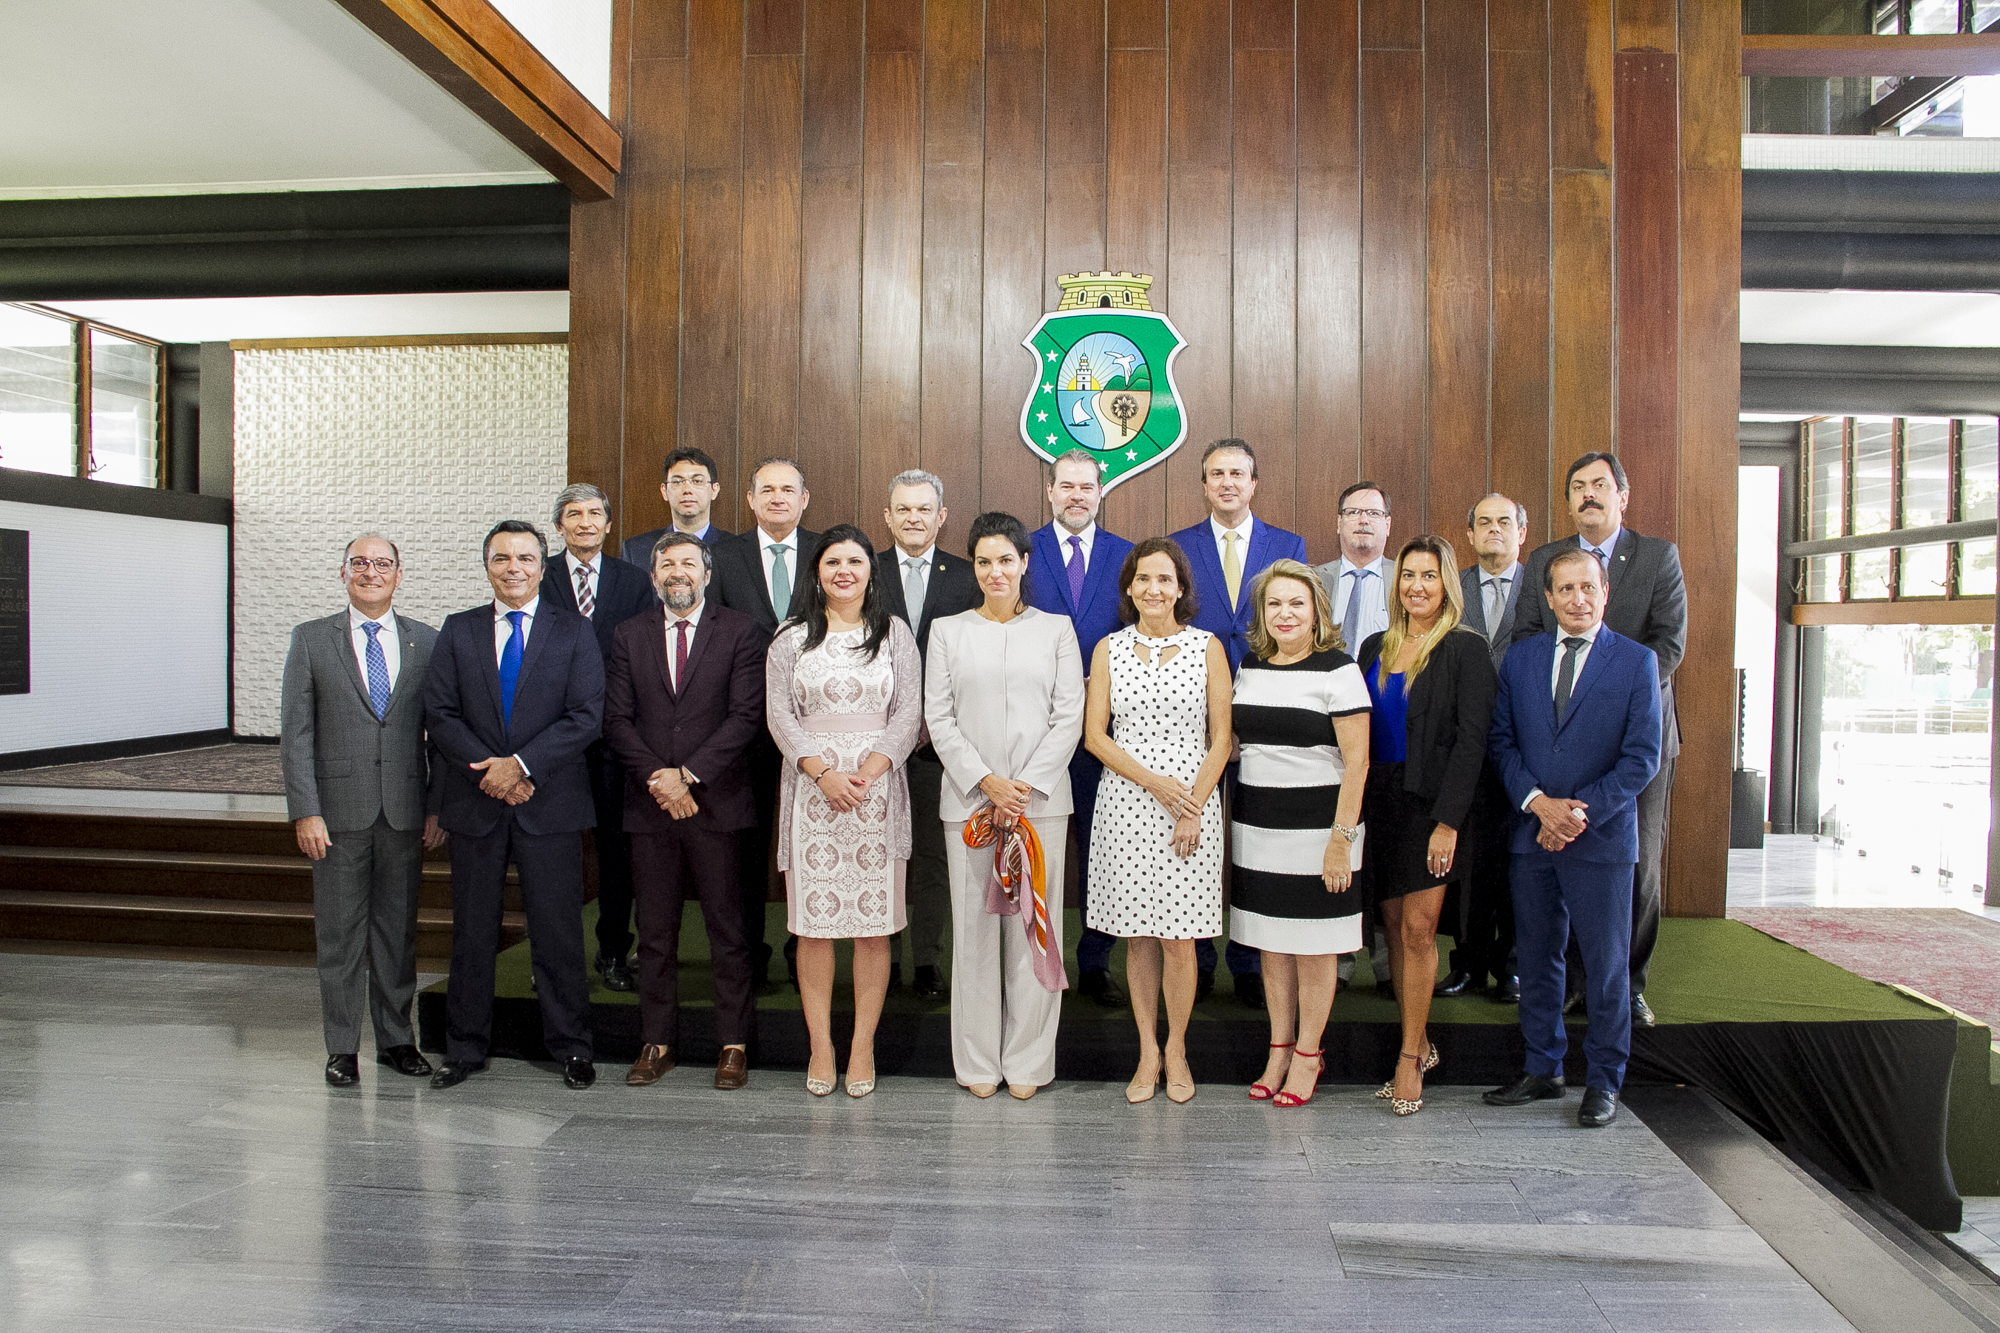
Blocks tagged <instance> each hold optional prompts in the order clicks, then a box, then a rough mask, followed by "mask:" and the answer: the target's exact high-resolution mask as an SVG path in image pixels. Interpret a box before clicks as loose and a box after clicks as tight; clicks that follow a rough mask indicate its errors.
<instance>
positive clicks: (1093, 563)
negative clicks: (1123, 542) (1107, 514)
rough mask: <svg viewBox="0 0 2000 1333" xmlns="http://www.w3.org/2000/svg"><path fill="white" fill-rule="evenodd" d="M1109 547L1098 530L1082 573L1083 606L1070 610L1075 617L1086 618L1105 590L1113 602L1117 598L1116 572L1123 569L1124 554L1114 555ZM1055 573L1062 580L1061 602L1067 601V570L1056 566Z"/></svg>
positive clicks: (1101, 532)
mask: <svg viewBox="0 0 2000 1333" xmlns="http://www.w3.org/2000/svg"><path fill="white" fill-rule="evenodd" d="M1109 546H1110V543H1108V542H1106V541H1105V540H1104V529H1103V528H1099V529H1098V530H1097V539H1096V540H1095V541H1093V542H1092V543H1091V548H1090V561H1089V563H1088V564H1087V565H1086V566H1085V567H1084V571H1083V605H1082V606H1080V607H1073V608H1072V611H1073V613H1074V614H1075V615H1076V616H1088V615H1089V614H1090V610H1091V608H1092V607H1094V606H1095V605H1097V599H1098V597H1099V596H1101V595H1102V594H1103V593H1104V590H1105V589H1107V588H1109V589H1111V598H1112V600H1113V601H1116V600H1117V598H1118V571H1119V570H1120V569H1122V568H1124V565H1125V552H1123V551H1118V552H1116V553H1115V554H1114V553H1113V552H1112V551H1111V550H1110V549H1109ZM1056 573H1057V574H1059V575H1060V576H1061V578H1062V590H1063V600H1064V601H1068V600H1069V568H1068V566H1066V565H1062V564H1058V565H1057V566H1056Z"/></svg>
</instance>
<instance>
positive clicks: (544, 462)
mask: <svg viewBox="0 0 2000 1333" xmlns="http://www.w3.org/2000/svg"><path fill="white" fill-rule="evenodd" d="M568 394H569V349H568V348H567V347H564V346H562V345H561V344H514V345H506V346H494V347H340V348H310V349H298V350H283V351H245V352H238V353H237V354H236V731H237V734H238V735H242V736H275V735H277V733H278V685H279V679H280V677H281V676H282V674H283V671H284V665H285V648H286V646H287V644H288V643H289V642H290V639H291V631H292V626H294V625H296V624H298V623H299V622H300V621H302V620H307V619H311V618H313V617H316V616H325V615H331V614H332V613H333V612H335V611H337V610H339V609H340V607H341V606H343V605H344V604H345V602H346V597H345V594H344V592H343V590H342V588H341V585H340V583H339V580H338V566H339V562H340V556H341V549H342V547H343V546H345V544H346V543H347V541H348V540H349V539H350V538H352V537H355V536H358V535H360V534H361V533H363V532H367V531H371V530H372V531H378V532H381V533H382V534H383V535H384V536H386V537H388V538H389V540H391V541H393V542H395V543H396V545H397V546H398V547H399V548H400V549H401V551H402V555H403V587H402V591H401V592H400V593H398V594H397V597H396V605H397V608H398V609H399V610H401V611H403V612H405V613H407V614H409V615H412V616H415V617H416V618H417V619H419V620H423V621H427V622H428V623H430V624H432V625H436V624H438V623H440V622H441V621H442V620H443V619H444V617H445V616H446V615H448V614H450V613H451V612H453V611H462V610H464V609H465V608H466V607H469V606H472V605H473V604H475V603H477V602H479V601H482V600H485V599H488V598H490V597H491V596H492V590H491V588H490V586H489V585H488V584H487V582H486V578H485V575H484V574H483V573H482V572H481V570H480V561H479V543H480V539H481V538H482V537H484V536H485V535H486V532H487V529H489V528H491V527H492V526H493V524H494V523H495V522H496V521H497V520H499V519H502V518H525V519H530V520H532V521H533V522H534V523H535V524H536V525H537V526H538V527H540V528H541V529H542V530H543V531H544V533H546V532H548V530H549V506H550V505H551V504H552V503H553V502H554V500H555V496H556V492H557V491H559V490H561V489H562V488H563V486H564V484H565V482H566V478H567V470H568V447H569V446H568V429H569V426H568Z"/></svg>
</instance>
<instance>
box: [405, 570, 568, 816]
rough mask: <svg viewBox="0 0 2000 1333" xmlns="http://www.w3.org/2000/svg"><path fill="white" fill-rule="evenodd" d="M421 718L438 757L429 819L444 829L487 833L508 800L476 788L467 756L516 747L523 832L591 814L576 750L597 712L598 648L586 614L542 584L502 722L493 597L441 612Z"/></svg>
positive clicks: (517, 812)
mask: <svg viewBox="0 0 2000 1333" xmlns="http://www.w3.org/2000/svg"><path fill="white" fill-rule="evenodd" d="M424 712H425V719H424V720H425V724H426V725H427V726H428V727H429V728H430V734H431V742H432V744H434V745H436V746H437V748H438V752H439V753H440V754H441V755H442V756H443V758H444V762H443V763H441V764H439V765H437V766H436V771H435V774H434V777H433V780H434V781H435V782H436V783H437V785H438V787H439V788H440V789H441V794H442V804H441V808H440V809H439V812H438V822H439V823H441V824H443V825H444V827H445V828H446V829H447V830H448V831H450V832H452V833H463V834H467V835H470V836H474V837H476V836H479V835H481V834H485V833H491V832H492V831H493V829H494V828H495V827H496V826H497V825H498V824H499V822H500V816H501V815H502V814H503V813H505V812H506V810H507V808H508V807H507V804H506V802H504V801H501V800H499V799H497V798H495V797H492V796H488V795H487V794H486V793H484V792H482V791H480V790H479V779H480V777H481V774H479V773H476V772H474V771H473V769H472V768H471V765H472V764H474V763H477V762H478V761H479V760H481V759H487V758H491V757H493V756H494V755H519V756H520V757H521V762H522V763H524V764H526V765H527V766H528V776H529V780H530V781H531V782H533V783H534V784H535V794H534V795H533V796H532V797H530V798H529V799H528V800H527V801H526V802H525V803H523V804H521V805H517V806H515V807H513V809H514V817H515V820H516V821H517V822H518V823H519V825H520V827H521V831H522V832H523V833H568V832H572V831H574V830H577V829H587V828H590V827H592V826H593V825H595V824H596V823H597V814H596V808H595V806H594V805H593V803H592V801H591V798H590V775H589V773H588V771H587V770H586V769H585V767H584V759H583V752H584V750H585V749H586V748H587V747H588V746H589V745H590V743H591V742H592V741H594V740H596V739H597V734H598V729H599V727H600V726H601V725H602V724H603V721H604V658H603V657H602V655H601V654H599V652H598V651H597V636H596V635H594V634H593V633H591V628H590V622H589V621H587V620H585V619H584V618H583V617H582V616H580V615H578V614H577V613H576V612H574V611H569V610H565V609H564V608H563V607H562V606H561V605H559V604H558V603H556V602H554V601H552V600H550V598H549V595H548V593H547V591H546V590H544V591H543V593H542V600H541V604H540V605H539V606H538V607H537V608H536V611H535V621H534V625H533V626H532V628H531V629H530V630H529V632H528V647H527V651H526V652H525V653H523V654H522V657H521V676H520V679H519V680H518V681H517V682H516V683H515V686H514V715H513V718H512V720H511V724H510V723H509V722H507V721H503V720H502V719H501V714H500V663H499V655H498V654H497V653H495V652H494V651H493V603H491V602H482V603H480V604H479V605H478V606H475V607H473V608H472V609H470V610H468V611H459V612H456V613H455V614H453V615H450V616H447V617H445V622H444V627H443V628H442V629H440V630H439V631H438V638H437V646H436V647H435V648H433V649H432V650H431V665H430V671H429V672H428V673H427V674H426V675H425V677H424Z"/></svg>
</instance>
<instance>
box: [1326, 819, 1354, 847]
mask: <svg viewBox="0 0 2000 1333" xmlns="http://www.w3.org/2000/svg"><path fill="white" fill-rule="evenodd" d="M1333 831H1334V832H1335V833H1338V834H1339V835H1340V836H1341V837H1343V838H1345V839H1347V840H1348V841H1349V842H1353V841H1354V840H1355V839H1356V838H1358V837H1360V836H1361V825H1359V824H1356V825H1354V826H1353V827H1352V828H1350V827H1348V826H1347V825H1346V824H1343V823H1341V822H1340V821H1339V820H1337V819H1336V820H1335V821H1334V822H1333Z"/></svg>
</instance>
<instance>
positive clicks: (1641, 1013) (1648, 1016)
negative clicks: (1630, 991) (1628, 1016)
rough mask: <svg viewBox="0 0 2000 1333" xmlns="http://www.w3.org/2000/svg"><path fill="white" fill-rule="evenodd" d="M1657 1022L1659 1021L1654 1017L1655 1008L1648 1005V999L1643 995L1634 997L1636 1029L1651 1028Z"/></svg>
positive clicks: (1633, 1009)
mask: <svg viewBox="0 0 2000 1333" xmlns="http://www.w3.org/2000/svg"><path fill="white" fill-rule="evenodd" d="M1656 1021H1658V1020H1656V1019H1655V1018H1654V1017H1653V1006H1652V1005H1650V1004H1647V1003H1646V997H1645V996H1643V995H1634V996H1633V997H1632V1026H1633V1027H1635V1028H1649V1027H1651V1026H1653V1024H1654V1023H1655V1022H1656Z"/></svg>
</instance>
